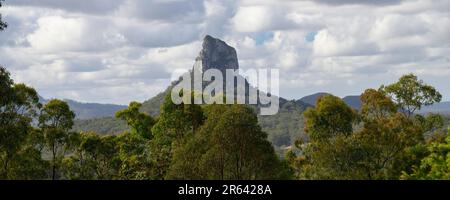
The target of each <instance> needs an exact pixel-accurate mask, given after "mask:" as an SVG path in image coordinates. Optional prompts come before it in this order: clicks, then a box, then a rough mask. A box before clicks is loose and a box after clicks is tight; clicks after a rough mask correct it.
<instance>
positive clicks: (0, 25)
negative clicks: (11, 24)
mask: <svg viewBox="0 0 450 200" xmlns="http://www.w3.org/2000/svg"><path fill="white" fill-rule="evenodd" d="M2 1H5V0H0V8H1V7H2ZM6 27H8V24H7V23H6V22H4V21H2V14H0V31H3V30H5V29H6Z"/></svg>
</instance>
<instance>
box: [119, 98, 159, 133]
mask: <svg viewBox="0 0 450 200" xmlns="http://www.w3.org/2000/svg"><path fill="white" fill-rule="evenodd" d="M141 106H142V104H141V103H138V102H131V103H130V105H129V106H128V108H127V109H125V110H121V111H118V112H117V113H116V117H117V118H119V119H122V120H125V121H126V122H127V124H128V126H130V127H131V133H132V134H136V135H139V136H141V137H143V138H145V139H151V138H153V135H152V127H153V125H154V124H155V120H154V119H153V118H152V117H151V116H150V115H148V114H145V113H141V112H140V111H139V109H140V108H141Z"/></svg>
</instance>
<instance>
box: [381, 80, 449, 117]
mask: <svg viewBox="0 0 450 200" xmlns="http://www.w3.org/2000/svg"><path fill="white" fill-rule="evenodd" d="M380 89H381V90H383V91H384V92H386V93H387V94H388V95H390V96H391V97H392V98H393V100H394V101H395V102H396V103H397V105H398V106H399V108H400V109H402V111H403V113H404V114H405V115H406V116H408V117H411V116H412V115H413V114H414V112H415V111H417V110H420V108H422V107H423V106H428V105H432V104H434V103H436V102H440V101H441V99H442V95H441V94H440V93H439V92H438V91H437V90H436V89H435V88H434V87H433V86H430V85H427V84H425V83H423V81H422V80H418V78H417V76H415V75H414V74H408V75H404V76H402V77H401V78H400V79H399V81H398V82H396V83H393V84H391V85H388V86H381V88H380Z"/></svg>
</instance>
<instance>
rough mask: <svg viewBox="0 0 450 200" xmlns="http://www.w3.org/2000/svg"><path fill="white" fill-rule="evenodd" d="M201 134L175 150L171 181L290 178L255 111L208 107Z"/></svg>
mask: <svg viewBox="0 0 450 200" xmlns="http://www.w3.org/2000/svg"><path fill="white" fill-rule="evenodd" d="M205 113H206V116H207V117H206V121H205V123H204V125H203V126H202V127H201V129H200V131H199V132H198V133H197V134H196V135H194V136H192V137H190V139H189V140H188V141H187V142H186V144H185V145H183V146H182V147H181V148H178V149H177V150H176V151H174V156H173V161H172V165H171V167H170V170H169V172H168V178H170V179H221V180H224V179H234V180H238V179H270V178H272V179H273V178H280V177H283V178H287V177H289V176H290V172H289V171H288V170H289V167H288V166H287V165H283V164H282V162H281V161H279V160H278V158H277V156H276V154H275V152H274V149H273V147H272V146H271V144H270V143H269V142H268V141H267V140H266V139H267V134H266V133H264V132H263V131H262V130H261V128H260V127H259V125H258V123H257V116H256V114H255V113H254V112H253V110H252V109H251V108H249V107H247V106H244V105H231V106H229V105H209V106H207V107H206V108H205Z"/></svg>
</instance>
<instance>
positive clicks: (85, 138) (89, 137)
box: [62, 132, 120, 180]
mask: <svg viewBox="0 0 450 200" xmlns="http://www.w3.org/2000/svg"><path fill="white" fill-rule="evenodd" d="M72 137H73V138H72V140H71V141H72V142H73V143H74V145H76V147H75V151H74V152H73V154H72V155H71V156H70V157H67V158H65V159H64V160H63V167H62V168H63V170H64V173H63V174H64V178H67V179H84V180H86V179H100V180H102V179H113V178H115V177H117V174H118V171H119V170H118V168H119V165H120V160H119V158H118V145H117V137H116V136H103V137H102V136H99V135H97V134H96V133H93V132H87V133H80V134H74V135H72Z"/></svg>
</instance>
